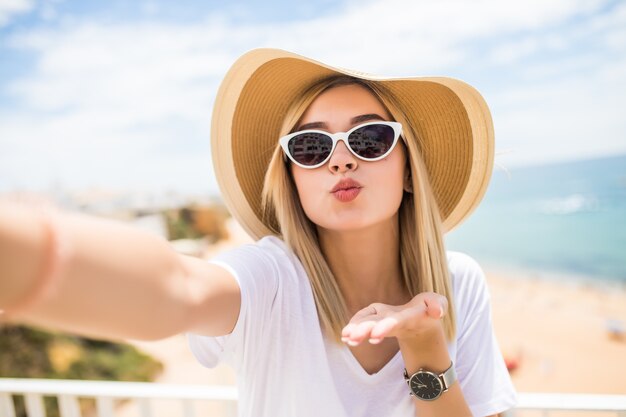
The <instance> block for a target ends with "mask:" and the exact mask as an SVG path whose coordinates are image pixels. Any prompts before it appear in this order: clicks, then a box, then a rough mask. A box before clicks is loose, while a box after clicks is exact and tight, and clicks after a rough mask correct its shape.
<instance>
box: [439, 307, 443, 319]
mask: <svg viewBox="0 0 626 417" xmlns="http://www.w3.org/2000/svg"><path fill="white" fill-rule="evenodd" d="M442 317H443V309H441V314H439V318H442Z"/></svg>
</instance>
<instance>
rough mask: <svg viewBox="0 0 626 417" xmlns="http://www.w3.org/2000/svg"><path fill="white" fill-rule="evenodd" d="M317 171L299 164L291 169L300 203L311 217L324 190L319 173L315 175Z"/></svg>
mask: <svg viewBox="0 0 626 417" xmlns="http://www.w3.org/2000/svg"><path fill="white" fill-rule="evenodd" d="M315 171H316V170H311V171H309V170H305V169H304V168H300V167H298V166H294V167H293V168H292V170H291V173H292V176H293V180H294V183H295V184H296V189H297V191H298V197H299V198H300V203H301V204H302V208H303V209H304V212H305V213H306V215H307V216H308V217H309V218H310V217H311V213H312V212H314V209H315V207H316V206H317V204H318V200H319V199H320V196H321V195H322V194H323V191H324V190H322V189H321V185H320V184H322V183H323V182H322V181H321V179H320V178H319V176H318V175H315Z"/></svg>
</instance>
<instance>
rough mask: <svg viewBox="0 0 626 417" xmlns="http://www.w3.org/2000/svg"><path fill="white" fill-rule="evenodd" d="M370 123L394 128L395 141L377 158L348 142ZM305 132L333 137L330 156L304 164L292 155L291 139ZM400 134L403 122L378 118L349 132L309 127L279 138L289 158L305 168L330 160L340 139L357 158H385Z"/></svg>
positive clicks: (316, 166)
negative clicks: (353, 147) (320, 160)
mask: <svg viewBox="0 0 626 417" xmlns="http://www.w3.org/2000/svg"><path fill="white" fill-rule="evenodd" d="M370 125H385V126H389V127H391V128H392V129H393V134H394V136H393V143H392V144H391V146H390V147H389V149H388V150H387V152H385V153H384V154H382V155H381V156H378V157H376V158H371V159H370V158H364V157H362V156H360V155H358V154H357V153H356V152H355V151H354V150H353V149H352V147H351V146H350V143H348V137H349V136H350V134H352V133H353V132H354V131H355V130H358V129H361V128H363V127H366V126H370ZM303 133H321V134H322V135H325V136H328V137H330V138H331V139H332V141H333V145H332V147H331V149H330V153H329V154H328V157H326V159H324V160H323V161H322V162H320V163H318V164H316V165H302V164H301V163H299V162H298V161H296V160H295V159H294V158H293V156H292V155H291V153H290V152H289V141H290V140H291V139H292V138H294V137H296V136H298V135H301V134H303ZM400 135H402V124H401V123H400V122H391V121H386V120H377V121H374V122H366V123H362V124H360V125H357V126H354V127H353V128H352V129H350V130H348V131H347V132H336V133H329V132H325V131H323V130H316V129H308V130H299V131H297V132H293V133H290V134H288V135H285V136H283V137H281V138H280V139H279V143H280V146H281V148H282V149H283V152H284V153H285V154H286V155H287V156H288V157H289V159H291V161H292V162H293V163H294V164H296V165H298V166H299V167H301V168H305V169H314V168H319V167H321V166H322V165H324V164H325V163H326V162H328V160H329V159H330V157H331V156H333V153H334V152H335V148H336V147H337V142H339V141H340V140H342V141H343V143H344V144H345V145H346V148H348V149H349V150H350V152H351V153H352V154H353V155H354V156H356V157H357V158H359V159H361V160H363V161H367V162H374V161H379V160H381V159H383V158H385V157H386V156H387V155H389V154H390V153H391V151H393V148H395V147H396V144H397V143H398V138H399V137H400Z"/></svg>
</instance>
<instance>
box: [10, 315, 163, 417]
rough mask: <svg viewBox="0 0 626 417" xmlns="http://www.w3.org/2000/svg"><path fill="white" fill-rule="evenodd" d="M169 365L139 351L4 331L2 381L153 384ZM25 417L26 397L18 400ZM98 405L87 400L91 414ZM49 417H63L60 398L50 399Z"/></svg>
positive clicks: (97, 342) (30, 330)
mask: <svg viewBox="0 0 626 417" xmlns="http://www.w3.org/2000/svg"><path fill="white" fill-rule="evenodd" d="M162 370H163V365H162V364H161V363H160V362H158V361H156V360H155V359H153V358H151V357H150V356H148V355H146V354H144V353H141V352H139V351H138V350H137V349H135V348H134V347H133V346H130V345H127V344H121V343H114V342H108V341H101V340H94V339H88V338H83V337H80V336H74V335H69V334H64V333H56V332H48V331H44V330H40V329H36V328H31V327H24V326H0V377H2V378H51V379H83V380H108V381H136V382H149V381H153V380H154V378H155V377H156V376H157V375H158V374H159V373H160V372H161V371H162ZM14 399H15V407H16V412H17V414H16V415H17V416H18V417H25V416H26V412H25V410H24V402H23V399H22V397H21V396H14ZM93 403H94V401H93V400H87V399H81V400H80V404H81V409H82V410H83V412H84V413H85V412H88V411H89V410H91V409H93V407H94V404H93ZM45 406H46V413H47V414H46V415H47V416H48V417H57V416H59V410H58V405H57V402H56V399H54V398H48V397H46V398H45Z"/></svg>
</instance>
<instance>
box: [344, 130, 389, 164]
mask: <svg viewBox="0 0 626 417" xmlns="http://www.w3.org/2000/svg"><path fill="white" fill-rule="evenodd" d="M394 138H395V133H394V130H393V128H392V127H391V126H387V125H383V124H372V125H367V126H363V127H362V128H360V129H357V130H355V131H354V132H352V133H351V134H350V136H349V137H348V143H349V144H350V147H351V148H352V150H354V152H356V153H357V154H358V155H359V156H361V157H362V158H365V159H374V158H378V157H380V156H382V155H384V154H385V153H387V151H389V149H391V146H392V145H393V140H394Z"/></svg>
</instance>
